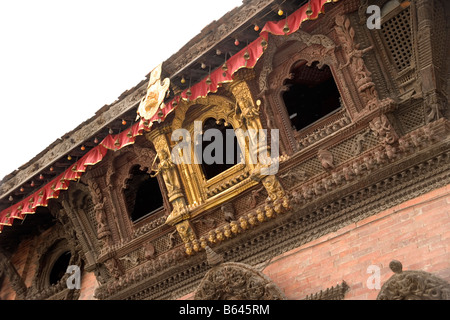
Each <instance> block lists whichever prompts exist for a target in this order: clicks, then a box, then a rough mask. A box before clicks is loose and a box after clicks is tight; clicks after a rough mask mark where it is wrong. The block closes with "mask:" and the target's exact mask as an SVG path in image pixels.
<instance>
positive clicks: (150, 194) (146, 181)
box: [124, 166, 164, 222]
mask: <svg viewBox="0 0 450 320" xmlns="http://www.w3.org/2000/svg"><path fill="white" fill-rule="evenodd" d="M130 174H131V175H132V178H131V179H130V180H129V182H128V187H127V188H126V189H125V190H124V194H125V199H126V203H127V207H128V212H129V213H130V217H131V220H132V221H133V222H137V221H138V220H141V219H142V218H144V217H145V216H147V215H150V214H152V213H155V212H157V211H159V210H161V209H162V208H163V206H164V202H163V197H162V194H161V190H160V188H159V183H158V180H157V178H151V177H150V175H149V174H148V173H147V172H144V171H142V170H140V169H139V166H134V167H133V168H132V169H131V171H130Z"/></svg>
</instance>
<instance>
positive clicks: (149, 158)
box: [107, 145, 170, 235]
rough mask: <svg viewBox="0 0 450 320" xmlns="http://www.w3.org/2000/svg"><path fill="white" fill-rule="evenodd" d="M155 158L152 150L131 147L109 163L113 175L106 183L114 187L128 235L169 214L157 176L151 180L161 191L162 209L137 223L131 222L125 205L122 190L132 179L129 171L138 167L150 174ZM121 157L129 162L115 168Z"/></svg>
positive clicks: (160, 179)
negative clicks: (156, 182) (155, 181)
mask: <svg viewBox="0 0 450 320" xmlns="http://www.w3.org/2000/svg"><path fill="white" fill-rule="evenodd" d="M155 156H156V151H154V150H153V149H149V148H143V147H140V146H139V145H133V148H132V149H131V150H130V149H129V150H126V151H124V152H122V153H120V154H117V156H116V157H114V159H112V161H111V163H110V171H111V172H114V173H113V174H112V175H111V176H109V179H108V180H109V181H107V184H110V185H113V186H114V187H113V188H112V189H113V190H115V191H116V192H117V193H116V195H117V197H118V199H117V200H118V201H117V202H118V206H119V210H120V212H121V214H120V215H121V217H122V219H121V220H122V221H124V222H125V224H126V226H127V227H126V228H125V229H126V230H128V231H127V232H129V233H130V235H131V234H132V233H133V232H134V231H135V230H137V229H139V228H140V227H141V226H143V225H145V224H147V223H149V222H150V221H152V220H154V219H157V218H159V217H161V216H163V215H167V214H168V213H169V212H170V203H169V199H168V197H167V190H166V187H165V184H164V181H163V179H162V177H161V176H159V175H158V176H156V177H155V178H153V179H157V181H158V185H159V189H160V191H161V196H162V200H163V207H162V208H161V209H160V210H157V211H156V212H152V213H151V214H147V215H145V216H144V217H142V218H140V219H139V220H137V221H132V219H131V212H129V209H128V206H127V204H126V195H125V192H124V190H125V189H126V188H127V185H128V182H129V181H130V179H131V178H132V174H131V173H130V171H131V169H132V168H133V167H135V166H139V167H140V170H141V171H144V172H146V173H148V174H150V173H151V167H152V163H153V160H154V157H155ZM121 157H128V159H129V161H126V163H125V164H124V165H122V166H120V167H119V168H116V167H115V166H116V161H117V160H118V159H119V158H121ZM111 168H114V169H111Z"/></svg>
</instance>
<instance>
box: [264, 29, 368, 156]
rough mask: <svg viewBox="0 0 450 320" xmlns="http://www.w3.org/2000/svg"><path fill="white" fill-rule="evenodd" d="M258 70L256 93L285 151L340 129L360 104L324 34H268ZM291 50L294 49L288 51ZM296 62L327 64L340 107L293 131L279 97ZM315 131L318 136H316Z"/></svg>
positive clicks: (289, 152)
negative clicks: (262, 99)
mask: <svg viewBox="0 0 450 320" xmlns="http://www.w3.org/2000/svg"><path fill="white" fill-rule="evenodd" d="M268 42H269V46H268V48H267V49H266V53H265V57H264V61H263V67H262V71H261V73H260V76H259V89H260V93H259V96H261V97H263V98H264V99H265V100H266V102H267V105H268V106H269V108H268V109H269V110H266V112H267V113H268V114H267V118H269V119H273V120H270V121H269V122H271V121H274V122H275V123H269V127H275V128H279V129H280V138H281V141H280V147H281V151H282V152H286V153H287V154H293V153H296V152H298V151H300V150H302V149H304V148H306V147H308V146H309V145H311V144H313V143H315V142H317V141H319V140H321V139H322V138H323V137H325V136H327V135H329V134H331V133H333V132H335V131H337V130H339V129H341V128H342V127H344V126H346V125H348V124H349V123H350V122H351V118H353V117H354V115H356V114H358V112H360V111H361V110H362V109H364V106H362V103H361V102H360V98H359V97H358V96H357V95H356V96H355V93H356V90H355V88H349V86H348V83H349V82H351V81H352V80H351V77H350V76H349V74H348V71H346V70H345V69H342V68H340V66H341V64H340V63H339V62H338V61H339V58H338V49H337V46H336V44H335V42H334V41H333V40H332V39H331V38H329V37H328V36H326V35H312V34H309V33H307V32H305V31H303V30H298V31H297V32H295V33H293V34H291V35H289V36H286V37H274V36H270V38H269V41H268ZM292 49H295V50H292ZM299 61H306V63H307V65H311V64H312V63H314V62H318V67H319V68H320V67H322V66H323V65H327V66H328V67H329V68H330V70H331V73H332V76H333V80H334V82H335V84H336V86H337V88H338V91H339V94H340V97H341V108H339V109H337V110H336V111H334V112H332V113H331V114H328V115H326V116H325V117H323V118H321V119H320V120H318V121H316V122H314V123H313V124H311V125H309V126H308V127H307V128H304V129H301V130H299V131H297V130H294V129H293V128H292V126H291V121H290V119H289V115H288V113H287V109H286V106H285V103H284V100H283V93H284V92H285V91H286V90H287V89H288V87H287V86H285V85H284V82H285V80H287V79H290V78H291V77H292V74H291V69H292V67H293V66H294V65H295V64H296V63H298V62H299ZM316 133H318V135H319V136H318V137H316V135H317V134H316Z"/></svg>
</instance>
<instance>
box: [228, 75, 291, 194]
mask: <svg viewBox="0 0 450 320" xmlns="http://www.w3.org/2000/svg"><path fill="white" fill-rule="evenodd" d="M253 79H254V73H253V70H248V72H245V73H240V74H237V77H236V78H235V82H233V83H232V85H231V92H232V93H233V95H234V96H235V98H236V116H237V117H238V118H239V119H240V122H241V123H242V127H245V128H246V130H248V131H249V134H248V136H249V140H251V143H250V150H249V151H250V153H252V152H253V154H254V155H260V154H263V155H264V156H265V157H263V158H266V159H268V158H269V155H270V160H269V162H270V163H262V162H260V160H261V159H260V157H257V158H256V160H257V161H256V164H251V166H252V169H253V170H252V173H251V177H252V179H254V180H256V181H262V184H263V186H264V187H265V188H266V190H267V193H268V194H269V197H270V199H271V200H272V201H275V200H277V199H278V201H281V199H282V198H283V197H284V195H285V192H284V189H283V187H282V185H281V184H280V182H279V180H278V178H277V177H276V176H275V173H276V170H271V169H270V168H269V167H270V166H271V165H273V162H274V161H278V159H277V158H274V157H273V154H272V152H271V147H270V145H269V142H268V141H267V137H268V135H267V133H266V132H265V130H263V126H262V124H261V119H260V116H259V113H260V106H261V101H260V100H257V101H256V103H255V102H254V99H253V97H252V93H251V91H250V87H249V84H248V81H250V80H253ZM261 141H265V142H266V143H265V144H262V145H261V144H260V142H261ZM278 145H279V143H278ZM278 151H279V150H278ZM264 169H266V170H267V171H264Z"/></svg>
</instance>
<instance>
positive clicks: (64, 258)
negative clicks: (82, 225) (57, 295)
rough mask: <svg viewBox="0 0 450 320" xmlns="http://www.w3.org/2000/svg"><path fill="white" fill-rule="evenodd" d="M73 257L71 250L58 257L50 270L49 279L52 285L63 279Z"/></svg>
mask: <svg viewBox="0 0 450 320" xmlns="http://www.w3.org/2000/svg"><path fill="white" fill-rule="evenodd" d="M71 257H72V255H71V253H70V251H66V252H64V253H63V254H61V255H60V256H59V258H58V259H56V261H55V263H54V264H53V267H52V269H51V271H50V276H49V281H50V285H54V284H56V283H58V281H59V280H61V279H62V277H63V276H64V274H65V273H66V271H67V267H68V266H69V262H70V258H71Z"/></svg>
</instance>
